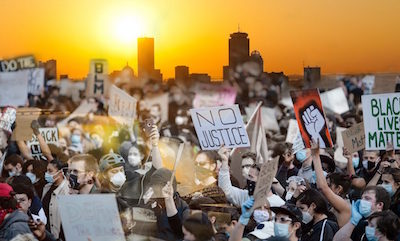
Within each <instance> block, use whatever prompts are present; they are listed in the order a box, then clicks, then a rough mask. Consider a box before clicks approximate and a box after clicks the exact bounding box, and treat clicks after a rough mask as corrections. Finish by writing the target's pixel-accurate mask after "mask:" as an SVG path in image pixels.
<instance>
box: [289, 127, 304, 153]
mask: <svg viewBox="0 0 400 241" xmlns="http://www.w3.org/2000/svg"><path fill="white" fill-rule="evenodd" d="M305 148H306V146H305V145H304V142H303V138H302V137H301V133H300V130H299V131H298V132H297V135H296V138H295V139H294V140H293V146H292V150H293V154H296V152H298V151H301V150H303V149H305Z"/></svg>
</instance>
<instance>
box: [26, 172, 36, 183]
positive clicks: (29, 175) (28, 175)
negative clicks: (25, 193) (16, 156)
mask: <svg viewBox="0 0 400 241" xmlns="http://www.w3.org/2000/svg"><path fill="white" fill-rule="evenodd" d="M25 176H27V177H29V179H31V182H32V184H33V183H35V182H36V175H35V174H33V173H32V172H27V173H26V174H25Z"/></svg>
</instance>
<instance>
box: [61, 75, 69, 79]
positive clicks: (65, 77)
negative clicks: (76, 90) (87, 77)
mask: <svg viewBox="0 0 400 241" xmlns="http://www.w3.org/2000/svg"><path fill="white" fill-rule="evenodd" d="M60 79H68V75H67V74H60Z"/></svg>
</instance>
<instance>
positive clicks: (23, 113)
mask: <svg viewBox="0 0 400 241" xmlns="http://www.w3.org/2000/svg"><path fill="white" fill-rule="evenodd" d="M40 112H41V110H40V109H39V108H27V107H24V108H18V109H17V118H16V120H15V122H16V123H15V129H14V131H13V134H12V136H11V139H12V140H13V141H28V140H30V139H31V138H32V135H33V131H32V128H31V123H32V121H33V120H37V119H38V118H39V115H40Z"/></svg>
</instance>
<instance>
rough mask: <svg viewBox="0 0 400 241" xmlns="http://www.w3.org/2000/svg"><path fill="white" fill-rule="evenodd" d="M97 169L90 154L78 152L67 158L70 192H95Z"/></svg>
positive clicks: (96, 164) (95, 161) (94, 160)
mask: <svg viewBox="0 0 400 241" xmlns="http://www.w3.org/2000/svg"><path fill="white" fill-rule="evenodd" d="M98 169H99V165H98V163H97V160H96V159H95V158H94V157H93V156H92V155H89V154H78V155H75V156H73V157H72V158H71V159H69V160H68V176H69V183H70V188H71V189H72V190H71V192H72V193H77V194H89V193H94V192H96V190H97V189H98V188H97V187H96V185H98V184H97V183H96V182H97V178H96V175H97V172H98ZM59 171H61V170H59Z"/></svg>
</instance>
